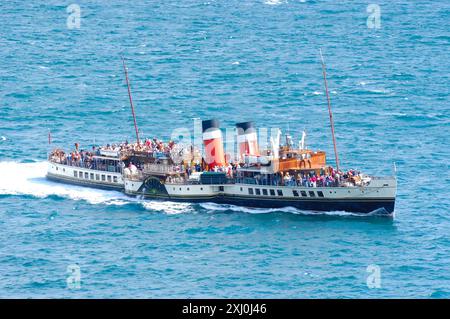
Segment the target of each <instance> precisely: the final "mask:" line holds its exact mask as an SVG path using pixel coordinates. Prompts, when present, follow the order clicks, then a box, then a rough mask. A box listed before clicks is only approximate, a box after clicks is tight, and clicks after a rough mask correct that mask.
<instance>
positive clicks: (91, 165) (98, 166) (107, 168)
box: [50, 158, 122, 173]
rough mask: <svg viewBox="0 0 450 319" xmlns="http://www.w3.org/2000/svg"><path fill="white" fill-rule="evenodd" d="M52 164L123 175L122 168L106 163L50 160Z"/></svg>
mask: <svg viewBox="0 0 450 319" xmlns="http://www.w3.org/2000/svg"><path fill="white" fill-rule="evenodd" d="M50 162H52V163H55V164H61V165H66V166H72V167H79V168H86V169H91V170H96V171H102V172H112V173H122V167H121V166H116V165H108V164H104V163H100V162H98V161H95V160H93V161H83V160H78V161H74V160H69V159H67V158H66V159H63V160H60V159H50Z"/></svg>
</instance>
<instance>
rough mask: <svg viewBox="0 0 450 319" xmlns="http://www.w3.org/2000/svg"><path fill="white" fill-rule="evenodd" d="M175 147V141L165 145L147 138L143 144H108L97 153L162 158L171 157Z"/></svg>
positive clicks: (154, 139)
mask: <svg viewBox="0 0 450 319" xmlns="http://www.w3.org/2000/svg"><path fill="white" fill-rule="evenodd" d="M175 145H176V144H175V142H174V141H169V142H167V143H164V142H163V141H161V140H159V139H157V138H156V137H155V138H153V139H148V138H147V139H145V140H144V142H142V143H137V142H136V143H129V142H128V141H125V142H123V143H119V144H106V145H105V146H102V147H100V148H99V149H98V150H97V152H98V153H100V151H102V150H105V151H115V152H119V153H128V152H145V153H148V154H151V155H152V156H153V157H155V158H158V157H161V156H166V157H168V156H170V152H171V151H172V150H173V149H174V147H175Z"/></svg>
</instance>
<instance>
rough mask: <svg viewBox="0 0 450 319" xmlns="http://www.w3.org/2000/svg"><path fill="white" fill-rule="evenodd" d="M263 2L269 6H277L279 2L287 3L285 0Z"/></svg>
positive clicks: (266, 0)
mask: <svg viewBox="0 0 450 319" xmlns="http://www.w3.org/2000/svg"><path fill="white" fill-rule="evenodd" d="M264 3H265V4H268V5H270V6H278V5H280V4H283V3H287V0H265V1H264Z"/></svg>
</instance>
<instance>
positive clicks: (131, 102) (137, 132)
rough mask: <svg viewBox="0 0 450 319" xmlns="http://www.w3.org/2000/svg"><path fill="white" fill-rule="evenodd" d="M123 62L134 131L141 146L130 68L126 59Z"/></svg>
mask: <svg viewBox="0 0 450 319" xmlns="http://www.w3.org/2000/svg"><path fill="white" fill-rule="evenodd" d="M122 62H123V70H124V71H125V80H126V81H127V87H128V97H129V98H130V106H131V113H132V114H133V121H134V129H135V131H136V141H137V143H138V145H140V144H141V142H140V141H139V130H138V126H137V122H136V114H135V113H134V105H133V98H132V97H131V88H130V81H129V80H128V68H127V66H126V65H125V59H124V57H122Z"/></svg>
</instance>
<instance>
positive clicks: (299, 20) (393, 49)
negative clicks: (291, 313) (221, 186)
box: [0, 0, 450, 298]
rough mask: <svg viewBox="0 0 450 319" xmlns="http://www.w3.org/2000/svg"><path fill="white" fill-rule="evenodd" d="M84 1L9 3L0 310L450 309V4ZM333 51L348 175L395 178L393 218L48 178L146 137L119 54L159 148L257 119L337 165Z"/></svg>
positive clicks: (2, 91) (1, 124) (4, 8)
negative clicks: (215, 125) (216, 124)
mask: <svg viewBox="0 0 450 319" xmlns="http://www.w3.org/2000/svg"><path fill="white" fill-rule="evenodd" d="M68 5H69V3H67V4H66V3H62V2H60V1H9V0H5V1H2V2H1V4H0V17H1V20H0V21H1V28H0V61H1V67H0V81H1V86H0V297H3V298H5V297H15V298H16V297H32V298H39V297H43V298H55V297H65V298H82V297H83V298H84V297H88V298H89V297H101V298H133V297H143V298H162V297H165V298H168V297H176V298H180V297H245V298H266V297H267V298H318V297H322V298H334V297H336V298H350V297H356V298H392V297H414V298H419V297H424V298H448V297H450V273H449V271H450V256H449V254H450V239H449V233H450V232H449V231H450V216H449V204H450V200H449V198H448V194H449V191H448V189H449V187H450V177H449V164H448V157H449V155H450V152H449V133H450V129H449V128H450V117H449V112H450V103H449V93H450V92H449V83H450V81H449V59H448V57H449V54H450V45H449V44H450V29H449V27H448V21H449V19H450V3H449V2H448V1H444V0H438V1H432V2H430V1H406V0H405V1H377V3H376V5H375V6H374V5H373V4H372V3H371V2H370V1H335V2H331V1H312V0H303V1H297V0H295V1H294V0H289V1H265V0H255V1H247V0H245V1H235V0H228V1H214V0H209V1H203V0H195V1H194V0H184V1H139V2H133V3H131V2H123V1H115V0H109V1H94V2H88V1H78V0H75V1H73V6H71V7H70V8H68ZM78 13H79V15H78ZM319 48H322V50H323V52H324V55H325V60H326V63H327V71H328V81H329V87H330V96H331V102H332V107H333V111H334V118H335V126H336V138H337V147H338V151H339V155H340V159H341V166H342V167H343V168H347V169H349V168H356V169H361V170H363V171H364V172H366V173H369V174H374V175H382V176H386V175H393V174H396V175H397V177H398V195H397V202H396V209H395V218H394V219H386V218H379V217H361V216H355V215H352V214H347V213H345V212H325V213H323V214H320V215H315V214H312V213H311V212H307V211H299V210H295V209H293V208H286V209H276V210H275V209H251V208H243V207H236V206H228V205H216V204H211V203H205V204H189V203H172V202H169V201H153V200H142V199H138V198H132V197H127V196H126V195H124V194H122V193H120V192H113V191H100V190H94V189H88V188H83V187H77V186H68V185H64V184H57V183H54V182H50V181H47V180H46V179H45V174H46V163H45V160H46V156H47V152H48V151H49V150H50V148H53V147H63V148H65V149H73V147H74V146H73V145H74V143H75V142H78V143H80V145H81V147H82V148H89V147H90V146H91V145H92V144H106V143H110V142H114V141H123V140H125V139H128V140H130V141H132V140H133V139H134V137H133V133H134V129H133V126H132V125H133V122H132V117H131V112H130V109H129V104H128V96H127V90H126V85H125V82H124V76H123V70H122V65H121V59H120V58H121V56H122V55H123V56H125V57H126V59H127V62H128V67H129V73H130V79H131V86H132V92H133V98H134V102H135V107H136V112H137V121H138V125H139V128H140V131H141V135H142V136H144V137H150V138H152V137H154V136H158V137H161V138H165V139H168V138H170V137H171V135H172V131H173V129H175V128H182V127H186V128H188V129H190V130H191V129H192V127H193V125H192V119H193V118H201V119H210V118H218V119H220V120H221V123H222V126H223V127H224V128H225V127H233V125H234V123H236V122H242V121H247V120H253V121H254V122H255V124H256V126H257V127H258V128H268V129H269V128H272V127H279V128H280V129H281V130H283V132H287V131H288V132H289V133H290V134H291V135H293V136H294V137H295V139H296V140H298V139H299V138H300V136H301V132H302V131H303V130H306V132H307V145H308V146H309V147H311V148H313V149H321V150H325V151H326V152H327V154H328V161H329V162H330V163H331V164H334V155H333V147H332V142H331V133H330V127H329V121H328V111H327V104H326V96H325V95H324V90H323V80H322V73H321V72H322V70H321V65H320V59H319ZM49 132H51V142H52V145H50V146H49V145H48V133H49ZM394 163H395V164H396V165H395V166H396V172H395V171H394Z"/></svg>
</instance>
